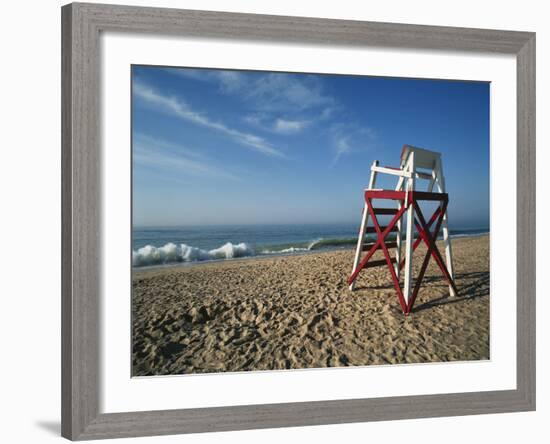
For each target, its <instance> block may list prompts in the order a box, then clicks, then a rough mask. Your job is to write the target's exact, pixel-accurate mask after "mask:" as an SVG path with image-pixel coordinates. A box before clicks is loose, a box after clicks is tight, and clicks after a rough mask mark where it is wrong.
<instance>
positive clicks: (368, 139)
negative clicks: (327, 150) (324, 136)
mask: <svg viewBox="0 0 550 444" xmlns="http://www.w3.org/2000/svg"><path fill="white" fill-rule="evenodd" d="M329 131H330V133H331V135H332V140H333V144H334V152H335V154H334V159H333V161H332V165H333V166H334V165H335V164H336V163H337V162H338V161H339V160H340V159H341V158H342V157H344V156H347V155H349V154H351V153H354V152H359V151H364V150H367V149H369V148H372V145H373V143H374V142H375V140H376V131H374V129H372V128H370V127H367V126H359V125H357V124H353V123H345V124H343V123H338V124H334V125H332V126H331V127H330V130H329Z"/></svg>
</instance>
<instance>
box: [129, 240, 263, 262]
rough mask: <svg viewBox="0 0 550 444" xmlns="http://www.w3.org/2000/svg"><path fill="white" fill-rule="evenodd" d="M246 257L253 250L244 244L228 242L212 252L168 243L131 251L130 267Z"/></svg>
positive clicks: (250, 254)
mask: <svg viewBox="0 0 550 444" xmlns="http://www.w3.org/2000/svg"><path fill="white" fill-rule="evenodd" d="M246 256H254V249H253V248H251V247H250V246H249V245H248V244H245V243H240V244H232V243H231V242H228V243H226V244H225V245H222V246H221V247H219V248H214V249H213V250H203V249H201V248H197V247H191V246H189V245H186V244H180V245H176V244H173V243H168V244H166V245H164V246H163V247H154V246H152V245H146V246H145V247H142V248H139V249H138V250H137V251H136V250H134V251H132V265H133V266H134V267H144V266H148V265H162V264H170V263H177V262H196V261H208V260H216V259H233V258H238V257H246Z"/></svg>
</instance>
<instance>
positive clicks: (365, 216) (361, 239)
mask: <svg viewBox="0 0 550 444" xmlns="http://www.w3.org/2000/svg"><path fill="white" fill-rule="evenodd" d="M368 218H369V212H368V209H367V205H366V204H365V206H364V207H363V215H362V217H361V228H360V229H359V237H358V239H357V247H356V249H355V259H354V260H353V269H352V270H351V273H352V274H353V272H354V271H355V270H356V269H357V266H358V265H359V261H360V260H361V251H362V250H363V243H364V242H365V231H366V229H367V220H368ZM354 288H355V281H353V282H352V283H351V284H350V286H349V289H350V290H351V291H353V289H354Z"/></svg>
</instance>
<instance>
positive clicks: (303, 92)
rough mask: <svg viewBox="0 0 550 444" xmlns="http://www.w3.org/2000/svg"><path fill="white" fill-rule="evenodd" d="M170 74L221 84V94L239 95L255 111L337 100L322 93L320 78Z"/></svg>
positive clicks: (213, 72)
mask: <svg viewBox="0 0 550 444" xmlns="http://www.w3.org/2000/svg"><path fill="white" fill-rule="evenodd" d="M166 72H169V73H171V74H174V75H177V76H180V77H185V78H191V79H194V80H198V81H203V82H212V83H215V84H217V85H218V88H219V90H220V91H222V92H224V93H228V94H239V96H240V98H241V99H242V100H244V101H247V102H251V103H252V104H253V105H254V107H255V108H256V109H261V110H264V111H285V112H288V111H303V110H307V109H311V108H315V107H320V106H327V107H328V106H331V105H334V104H335V102H336V101H335V99H334V98H333V97H331V96H329V95H327V94H326V93H325V92H324V91H323V84H322V81H320V80H319V78H318V77H315V76H309V75H302V76H296V75H292V74H287V73H268V74H261V73H248V74H247V73H246V72H239V71H229V70H207V69H204V70H203V69H192V68H166Z"/></svg>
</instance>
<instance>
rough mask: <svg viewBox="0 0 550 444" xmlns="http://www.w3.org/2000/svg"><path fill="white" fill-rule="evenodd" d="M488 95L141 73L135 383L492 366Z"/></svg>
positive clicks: (338, 81) (414, 85)
mask: <svg viewBox="0 0 550 444" xmlns="http://www.w3.org/2000/svg"><path fill="white" fill-rule="evenodd" d="M490 97H491V83H490V82H482V81H469V80H467V79H465V80H442V79H420V78H397V77H375V76H367V75H342V74H330V73H296V72H271V71H245V70H235V69H213V68H196V67H193V68H189V67H174V66H152V65H132V67H131V122H132V125H131V159H132V179H131V180H132V184H131V189H132V215H131V216H132V227H131V249H132V251H131V252H129V255H131V260H129V266H131V270H132V273H131V280H132V282H131V288H132V297H131V301H132V302H131V323H132V325H131V332H132V333H131V344H132V365H131V367H132V376H133V377H140V376H160V375H164V376H166V375H189V374H199V373H201V374H202V373H223V372H244V371H247V372H248V371H279V370H287V371H288V370H300V369H319V368H327V367H349V366H370V365H418V364H428V363H438V364H441V363H446V362H451V361H454V362H456V361H482V360H490V358H491V355H490V321H491V320H490V298H491V294H490V293H491V292H490V290H491V288H490V182H491V176H490ZM129 149H130V147H129Z"/></svg>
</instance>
